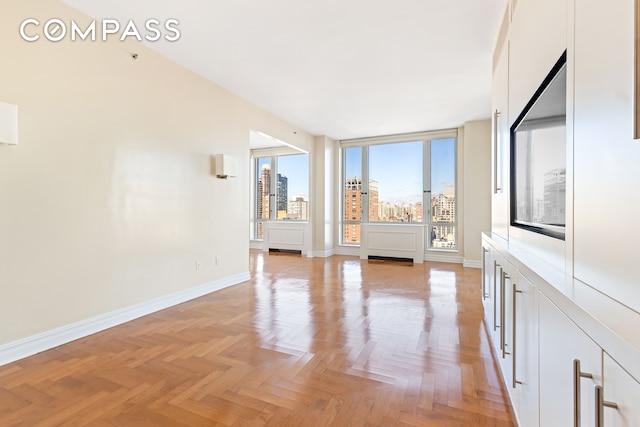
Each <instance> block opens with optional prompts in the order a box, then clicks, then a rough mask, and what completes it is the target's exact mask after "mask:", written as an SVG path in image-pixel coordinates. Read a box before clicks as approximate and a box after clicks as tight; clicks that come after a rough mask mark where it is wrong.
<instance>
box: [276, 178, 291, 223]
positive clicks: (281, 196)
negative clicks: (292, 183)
mask: <svg viewBox="0 0 640 427" xmlns="http://www.w3.org/2000/svg"><path fill="white" fill-rule="evenodd" d="M277 187H278V188H277V189H276V194H277V195H278V198H277V199H276V205H277V207H278V208H277V209H278V216H280V212H285V214H286V212H287V201H288V200H289V189H288V188H287V187H288V179H287V177H286V176H284V175H281V174H278V182H277Z"/></svg>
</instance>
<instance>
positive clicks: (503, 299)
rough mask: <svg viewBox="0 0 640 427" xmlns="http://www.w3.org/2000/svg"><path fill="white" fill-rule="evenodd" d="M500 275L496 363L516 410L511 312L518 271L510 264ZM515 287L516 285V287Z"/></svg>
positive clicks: (513, 329) (504, 267) (516, 398)
mask: <svg viewBox="0 0 640 427" xmlns="http://www.w3.org/2000/svg"><path fill="white" fill-rule="evenodd" d="M501 270H502V275H501V277H500V279H501V283H500V297H499V302H500V304H499V305H498V317H499V319H500V320H499V322H500V331H499V332H500V340H499V341H500V343H501V345H502V350H501V351H500V354H499V355H498V362H499V364H500V369H501V370H502V376H503V378H504V382H505V387H506V388H507V391H508V392H509V397H510V398H511V403H512V404H513V407H514V408H515V409H516V412H517V408H518V394H517V390H516V389H515V388H514V387H513V386H512V385H513V381H514V376H513V374H514V370H513V366H514V357H513V356H514V331H515V328H514V326H515V325H514V320H515V319H514V316H513V314H514V311H513V308H514V306H513V302H514V299H513V296H514V293H513V292H514V285H516V280H517V277H518V270H516V269H515V268H513V267H512V266H511V265H510V264H506V265H502V269H501ZM516 286H517V285H516Z"/></svg>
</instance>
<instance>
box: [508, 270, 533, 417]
mask: <svg viewBox="0 0 640 427" xmlns="http://www.w3.org/2000/svg"><path fill="white" fill-rule="evenodd" d="M514 280H516V283H514V287H513V289H512V291H513V293H512V295H513V298H514V300H513V301H514V305H513V307H514V310H513V317H514V329H513V331H514V335H513V348H512V351H513V366H512V370H513V379H512V383H511V384H507V387H509V386H511V387H512V388H514V389H515V390H517V394H518V408H517V416H518V420H519V422H520V427H530V426H531V427H533V426H538V425H539V413H538V293H537V290H536V289H535V288H534V287H533V285H532V284H531V282H529V280H527V279H526V278H525V277H524V276H523V275H522V274H520V273H518V276H517V279H514Z"/></svg>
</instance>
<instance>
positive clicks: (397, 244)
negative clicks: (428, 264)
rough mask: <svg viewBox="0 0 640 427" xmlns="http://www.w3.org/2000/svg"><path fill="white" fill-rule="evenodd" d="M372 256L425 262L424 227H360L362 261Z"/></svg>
mask: <svg viewBox="0 0 640 427" xmlns="http://www.w3.org/2000/svg"><path fill="white" fill-rule="evenodd" d="M370 255H373V256H385V257H394V258H412V259H413V262H414V263H416V264H422V262H423V261H424V225H422V224H380V223H365V224H362V225H361V226H360V259H368V257H369V256H370Z"/></svg>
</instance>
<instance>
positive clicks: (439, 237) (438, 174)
mask: <svg viewBox="0 0 640 427" xmlns="http://www.w3.org/2000/svg"><path fill="white" fill-rule="evenodd" d="M429 157H430V159H429V161H430V171H431V179H430V181H431V200H430V207H431V218H430V221H431V226H430V229H429V236H430V237H429V247H430V248H437V249H451V248H455V247H456V229H457V228H456V216H457V209H456V208H457V204H456V168H455V165H456V140H455V139H454V138H445V139H434V140H432V141H431V155H430V156H429Z"/></svg>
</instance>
